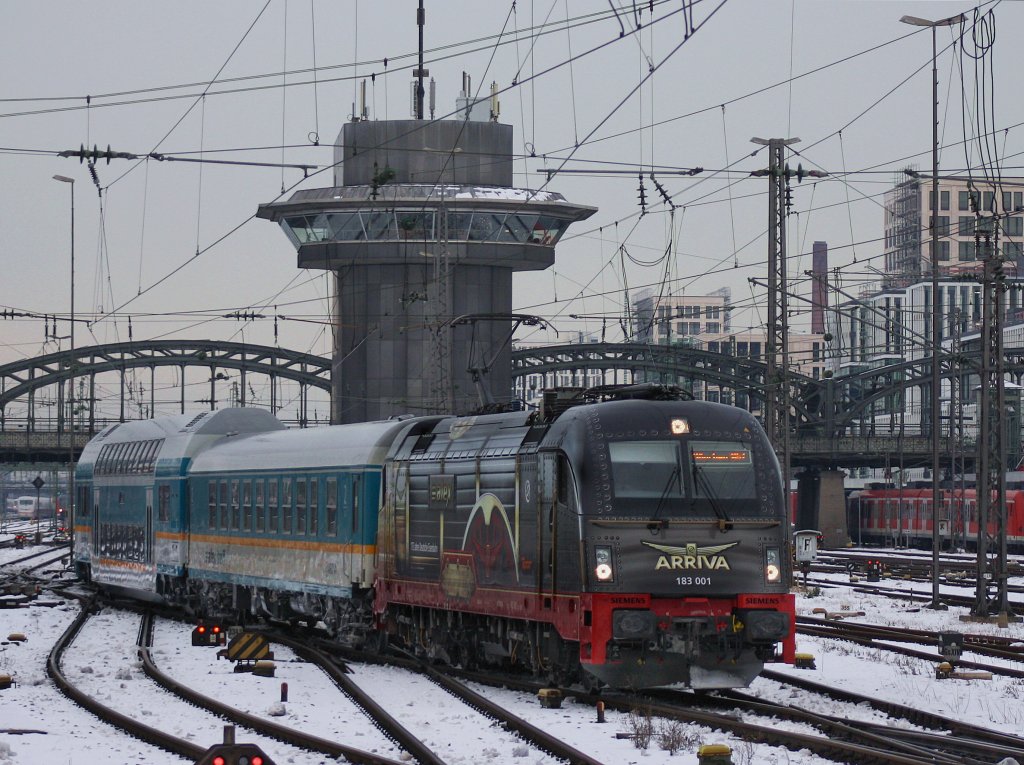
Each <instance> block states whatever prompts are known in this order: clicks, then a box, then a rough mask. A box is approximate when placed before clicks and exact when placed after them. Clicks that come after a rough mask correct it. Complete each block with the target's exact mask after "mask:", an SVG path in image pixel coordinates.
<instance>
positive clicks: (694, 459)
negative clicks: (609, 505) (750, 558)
mask: <svg viewBox="0 0 1024 765" xmlns="http://www.w3.org/2000/svg"><path fill="white" fill-rule="evenodd" d="M608 452H609V456H610V457H611V467H612V486H613V494H614V501H615V506H616V512H618V513H623V514H626V515H633V516H638V517H643V516H651V517H653V516H657V517H659V518H666V517H671V516H673V515H675V516H688V517H709V516H710V517H714V516H717V517H719V518H726V519H727V518H730V517H736V516H746V517H749V516H751V515H755V516H756V515H760V514H761V512H762V509H761V507H762V504H763V503H761V502H760V500H759V497H760V494H759V492H758V474H757V471H756V470H755V463H754V454H753V453H752V451H751V447H750V445H749V444H746V443H743V442H741V441H690V440H688V439H687V440H684V441H612V442H609V444H608Z"/></svg>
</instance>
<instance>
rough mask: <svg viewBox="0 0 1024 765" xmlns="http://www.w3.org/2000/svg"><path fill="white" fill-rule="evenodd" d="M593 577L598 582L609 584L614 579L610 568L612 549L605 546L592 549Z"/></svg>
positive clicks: (612, 570) (613, 571)
mask: <svg viewBox="0 0 1024 765" xmlns="http://www.w3.org/2000/svg"><path fill="white" fill-rule="evenodd" d="M594 562H595V563H596V564H597V565H596V566H594V576H596V577H597V581H599V582H610V581H612V579H613V578H614V577H615V570H614V569H613V568H612V548H611V547H607V546H601V547H595V548H594Z"/></svg>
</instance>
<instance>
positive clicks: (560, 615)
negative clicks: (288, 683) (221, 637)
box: [75, 398, 795, 688]
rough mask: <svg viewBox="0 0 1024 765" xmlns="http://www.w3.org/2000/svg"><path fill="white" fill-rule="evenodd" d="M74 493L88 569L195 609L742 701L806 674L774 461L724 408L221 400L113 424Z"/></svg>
mask: <svg viewBox="0 0 1024 765" xmlns="http://www.w3.org/2000/svg"><path fill="white" fill-rule="evenodd" d="M76 481H77V492H78V495H77V502H76V506H77V507H76V513H77V518H76V521H75V537H76V547H75V559H76V560H75V562H76V566H77V568H78V569H79V572H80V573H81V575H83V576H85V577H88V578H91V579H92V581H94V582H96V583H98V584H99V585H101V586H103V587H106V588H110V589H115V590H119V591H121V592H126V593H129V594H131V595H132V596H134V597H142V598H149V599H153V600H161V601H166V602H170V603H173V604H178V605H181V606H184V607H186V608H189V609H191V611H192V612H193V613H195V614H197V615H206V616H210V617H217V618H234V619H237V620H240V621H245V620H252V619H253V618H254V617H257V616H265V617H273V618H277V619H285V620H290V621H293V622H294V621H302V622H306V623H309V624H320V625H322V626H324V627H326V628H327V629H329V630H331V631H332V632H333V633H334V634H335V635H336V636H337V637H338V638H339V639H340V640H343V641H345V642H348V643H356V644H360V645H365V646H368V647H371V648H380V647H382V646H383V645H386V644H387V643H389V642H391V643H396V644H400V645H403V646H405V647H406V648H408V649H410V650H413V651H415V652H417V653H419V654H421V655H425V656H429V657H431V658H434V659H438V660H444V661H448V662H451V663H453V664H461V665H465V666H472V665H499V666H503V667H507V668H511V667H519V668H523V669H526V670H528V671H530V672H532V673H534V674H536V675H538V676H541V677H545V678H549V679H551V680H553V681H555V682H558V683H562V684H570V683H573V682H581V683H582V684H584V685H585V686H587V687H597V686H599V685H600V684H607V685H611V686H616V687H650V686H658V685H666V684H671V683H685V684H688V685H689V686H691V687H695V688H722V687H736V686H742V685H746V684H748V683H749V682H750V681H751V680H752V679H753V678H754V677H755V676H756V675H757V674H758V673H759V672H760V671H761V669H762V666H763V664H764V662H766V661H773V660H779V659H782V660H785V661H789V662H792V660H793V654H794V650H795V623H794V606H793V596H792V595H791V594H789V591H788V586H789V582H790V575H791V572H790V560H789V555H788V553H787V549H788V539H787V535H788V530H789V524H788V522H787V518H786V512H785V506H784V502H783V488H782V479H781V475H780V471H779V465H778V462H777V460H776V458H775V454H774V452H773V451H772V449H771V446H770V444H769V442H768V439H767V438H766V436H765V434H764V432H763V430H762V429H761V427H760V425H759V424H758V423H757V422H756V421H755V419H754V418H753V417H752V416H751V415H750V414H749V413H748V412H746V411H744V410H741V409H737V408H733V407H728V406H724V405H719V404H712V403H706V402H696V401H681V400H650V399H635V398H634V399H626V400H610V401H600V400H598V401H593V400H591V401H590V402H589V403H583V404H581V405H578V406H570V407H567V408H564V409H559V410H557V411H555V412H554V413H549V415H548V416H543V415H542V414H540V413H526V412H514V413H504V414H489V415H478V416H471V417H438V416H430V417H411V418H403V419H395V420H389V421H384V422H372V423H362V424H356V425H340V426H331V427H323V428H311V429H306V430H290V429H286V428H284V426H282V425H281V424H280V423H279V422H278V421H277V420H276V419H275V418H274V417H273V416H272V415H270V414H269V413H267V412H265V411H262V410H256V409H225V410H221V411H213V412H205V413H203V414H199V415H196V416H194V417H190V416H186V415H181V416H172V417H165V418H160V419H155V420H149V421H140V422H127V423H122V424H119V425H114V426H111V427H110V428H107V429H106V430H104V431H103V432H102V433H100V434H99V435H98V436H96V437H95V438H94V439H93V440H92V441H91V442H90V443H89V445H88V446H87V447H86V449H85V450H84V452H83V454H82V458H81V460H80V462H79V465H78V472H77V474H76ZM780 649H781V656H780Z"/></svg>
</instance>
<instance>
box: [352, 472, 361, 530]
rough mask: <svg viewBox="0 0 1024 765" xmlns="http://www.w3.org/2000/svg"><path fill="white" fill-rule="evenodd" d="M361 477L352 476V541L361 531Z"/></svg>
mask: <svg viewBox="0 0 1024 765" xmlns="http://www.w3.org/2000/svg"><path fill="white" fill-rule="evenodd" d="M359 484H360V481H359V476H358V475H354V476H352V539H353V540H354V539H355V538H356V532H357V531H359Z"/></svg>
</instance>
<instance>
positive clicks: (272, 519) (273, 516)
mask: <svg viewBox="0 0 1024 765" xmlns="http://www.w3.org/2000/svg"><path fill="white" fill-rule="evenodd" d="M267 531H268V532H269V533H271V534H276V533H277V479H276V478H271V479H270V483H268V484H267Z"/></svg>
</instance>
